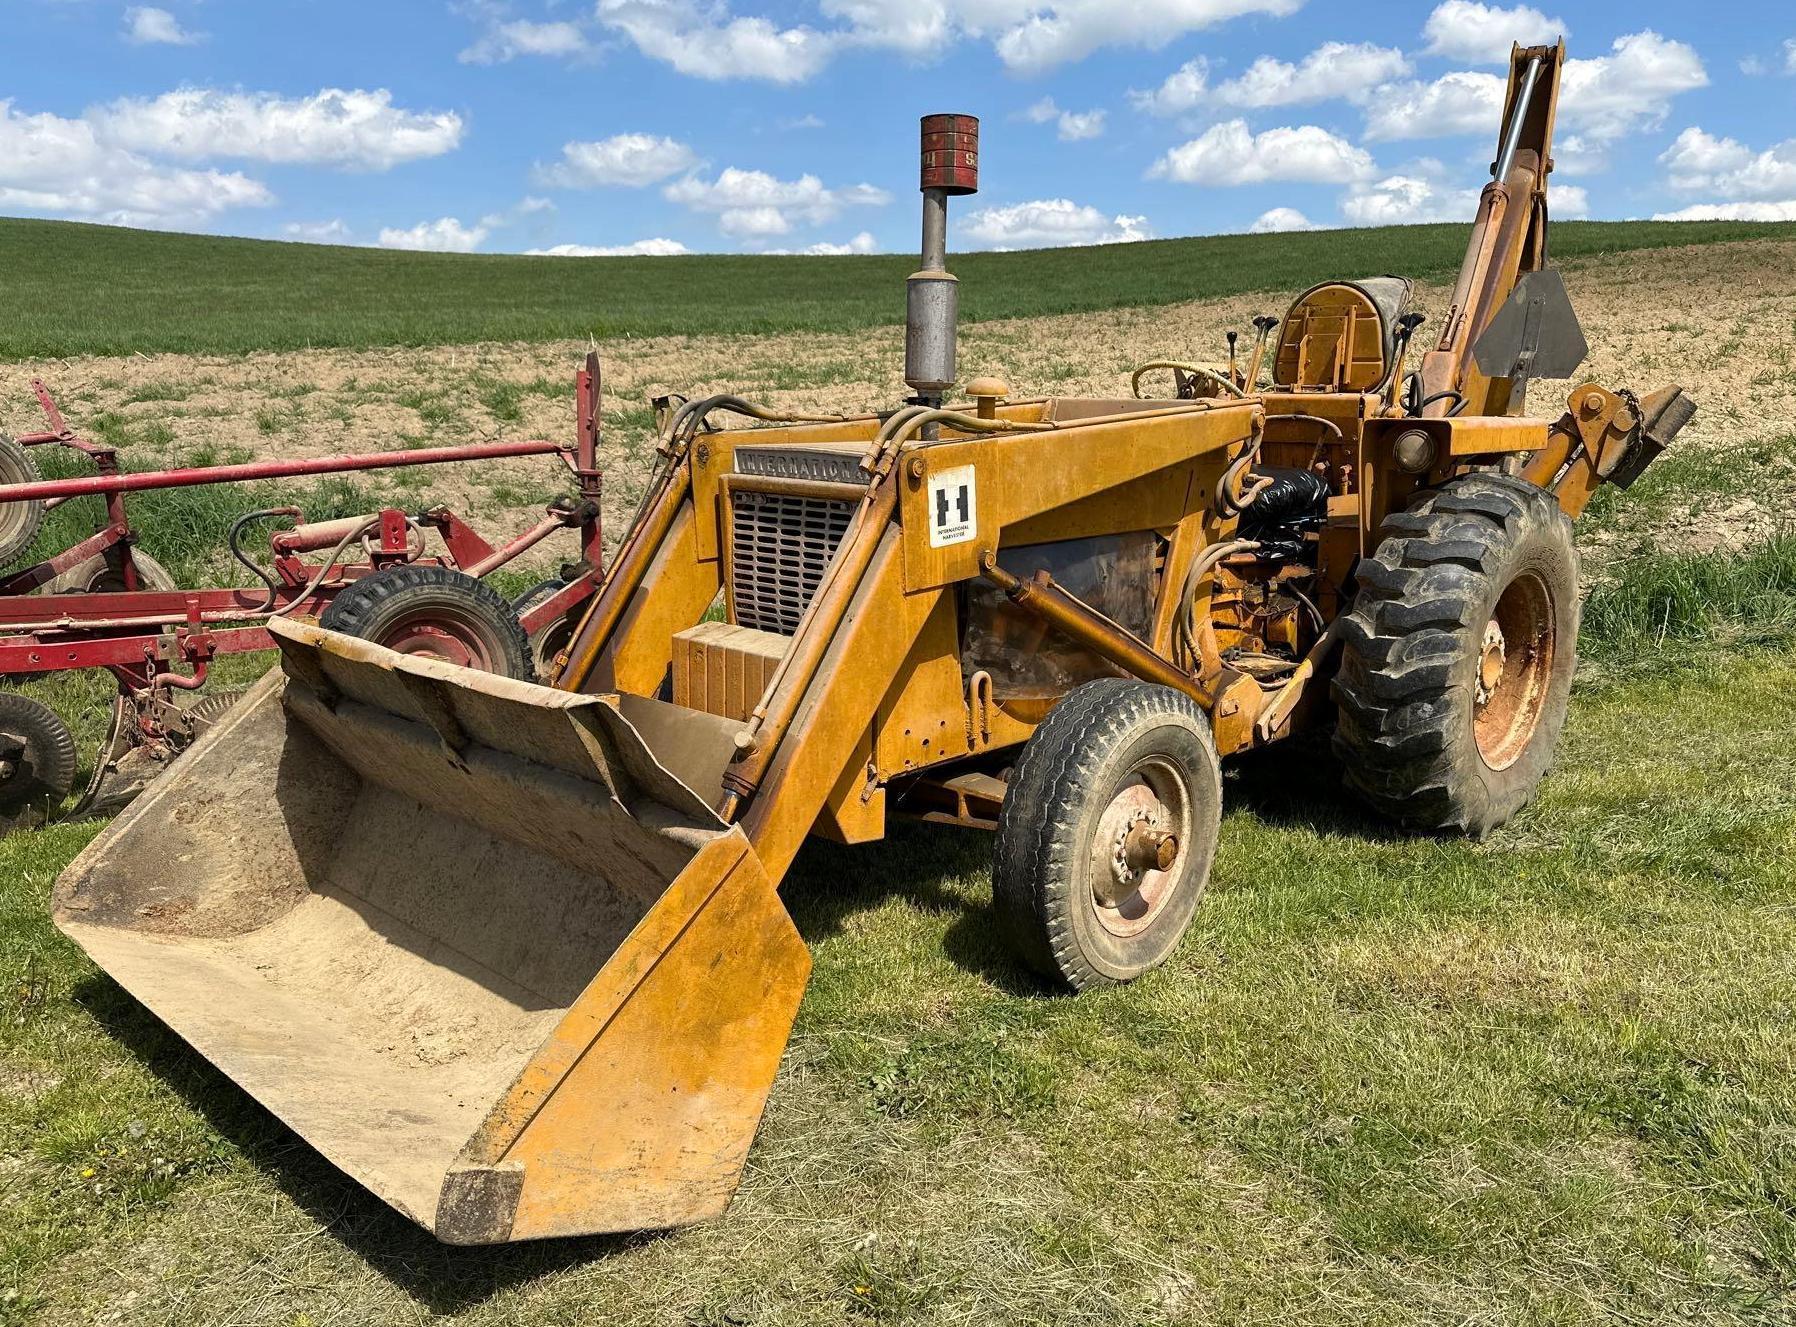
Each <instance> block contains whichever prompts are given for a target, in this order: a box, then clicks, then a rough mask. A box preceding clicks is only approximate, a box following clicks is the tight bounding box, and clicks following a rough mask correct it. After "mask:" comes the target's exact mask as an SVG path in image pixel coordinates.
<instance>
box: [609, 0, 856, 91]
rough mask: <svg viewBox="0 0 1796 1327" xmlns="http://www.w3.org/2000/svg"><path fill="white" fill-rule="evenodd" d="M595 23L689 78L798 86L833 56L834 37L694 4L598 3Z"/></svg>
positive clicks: (676, 0) (665, 0)
mask: <svg viewBox="0 0 1796 1327" xmlns="http://www.w3.org/2000/svg"><path fill="white" fill-rule="evenodd" d="M597 12H598V18H599V22H601V23H603V24H604V25H605V26H606V27H609V28H612V29H614V30H616V31H618V32H621V33H623V34H624V35H625V36H626V37H628V38H629V39H630V40H631V41H632V42H634V43H635V44H636V47H637V49H638V50H640V51H641V52H642V53H643V54H644V55H646V56H648V57H650V58H651V59H655V60H664V61H666V62H667V63H668V64H670V65H672V66H673V67H674V68H675V69H677V70H678V71H679V72H680V73H682V74H686V75H689V76H690V77H693V78H705V79H730V78H760V79H766V80H767V81H768V82H771V83H802V82H804V81H805V80H806V79H807V78H810V77H811V76H812V75H813V74H815V73H816V72H817V71H818V70H820V69H822V68H823V66H824V65H826V64H827V63H829V60H830V57H831V56H832V55H833V54H834V53H835V49H836V47H837V45H838V44H839V38H838V37H836V36H835V35H832V34H829V33H822V32H818V31H816V30H815V29H814V28H807V27H794V28H779V27H775V26H774V25H773V24H772V23H770V22H769V21H768V20H766V19H764V18H733V17H730V16H729V14H728V12H727V11H725V10H723V9H722V8H721V7H720V6H713V7H709V8H704V9H701V8H700V7H699V5H698V4H697V3H696V0H598V10H597Z"/></svg>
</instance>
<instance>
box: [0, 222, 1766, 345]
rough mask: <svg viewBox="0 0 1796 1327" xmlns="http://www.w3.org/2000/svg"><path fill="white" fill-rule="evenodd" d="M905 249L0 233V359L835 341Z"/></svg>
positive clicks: (1205, 241) (1588, 235)
mask: <svg viewBox="0 0 1796 1327" xmlns="http://www.w3.org/2000/svg"><path fill="white" fill-rule="evenodd" d="M1791 236H1796V224H1752V223H1745V222H1708V221H1703V222H1682V223H1676V224H1670V223H1663V222H1638V221H1629V222H1577V221H1571V222H1566V221H1562V222H1558V223H1556V224H1555V225H1554V227H1553V250H1554V254H1555V256H1556V257H1557V258H1560V259H1572V260H1575V259H1577V258H1579V257H1583V256H1588V255H1595V254H1607V253H1615V252H1620V251H1623V250H1634V249H1653V248H1659V247H1663V246H1667V245H1680V244H1702V243H1712V242H1717V241H1723V240H1737V239H1752V238H1786V239H1787V238H1789V237H1791ZM1465 238H1466V230H1465V227H1464V226H1460V225H1437V226H1410V227H1401V228H1383V229H1377V230H1338V231H1324V232H1312V233H1297V234H1289V235H1252V236H1248V235H1223V236H1211V237H1204V238H1198V239H1183V240H1156V241H1150V242H1147V243H1143V244H1127V245H1113V246H1109V247H1102V248H1094V249H1054V250H1033V251H1027V252H1020V253H1005V254H1000V253H973V254H963V255H957V256H956V257H955V259H954V267H955V270H956V272H958V273H959V274H960V276H961V277H962V278H963V279H964V281H963V284H962V287H961V300H962V306H961V307H962V312H963V315H964V316H965V317H967V318H969V319H987V318H1000V317H1023V316H1032V315H1040V314H1055V313H1071V312H1077V311H1082V310H1091V309H1108V308H1116V307H1122V306H1131V305H1155V304H1165V303H1170V302H1174V301H1178V300H1185V299H1193V298H1197V297H1200V296H1215V295H1230V294H1242V293H1246V292H1249V291H1257V290H1295V289H1299V288H1301V287H1303V286H1306V285H1309V284H1311V283H1312V282H1315V281H1319V280H1322V279H1324V278H1327V277H1336V276H1344V277H1355V276H1369V275H1374V274H1377V273H1381V272H1390V271H1395V272H1402V273H1404V274H1406V275H1410V276H1417V277H1425V276H1430V277H1443V276H1450V275H1451V274H1453V273H1454V272H1456V271H1457V270H1458V268H1459V263H1460V259H1461V257H1462V256H1463V253H1464V249H1465ZM914 266H915V259H914V258H913V257H911V256H907V255H904V254H892V255H881V256H874V257H852V258H808V257H779V258H775V257H766V256H754V255H703V256H692V257H683V258H605V259H582V258H528V257H519V256H501V255H479V254H476V255H454V254H419V253H396V252H389V251H384V250H378V249H353V248H335V247H327V246H319V245H302V244H283V243H277V242H274V241H268V240H245V239H222V238H217V237H212V236H197V235H171V234H165V233H161V232H155V231H138V230H125V229H119V228H113V227H104V226H90V225H82V224H77V223H73V222H58V221H24V220H0V271H4V272H5V273H6V274H7V295H8V298H7V312H6V317H5V318H4V319H0V359H23V358H42V357H52V356H68V355H80V354H96V355H117V354H128V353H130V352H132V351H144V352H150V351H159V350H163V351H186V352H195V353H231V352H240V351H250V350H290V349H298V348H303V347H307V346H345V347H366V346H382V345H439V344H456V343H461V342H468V341H488V340H530V341H534V340H551V339H558V338H564V337H577V338H584V337H587V336H592V337H596V338H598V339H600V340H601V341H603V340H606V339H609V338H612V337H620V336H645V335H661V334H670V333H715V332H772V331H845V330H852V329H856V328H861V327H870V326H877V325H882V324H890V323H896V322H899V321H901V320H902V317H903V306H904V295H903V289H904V277H905V276H906V274H907V273H909V271H910V270H911V268H912V267H914Z"/></svg>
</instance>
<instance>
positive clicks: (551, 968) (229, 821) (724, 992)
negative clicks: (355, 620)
mask: <svg viewBox="0 0 1796 1327" xmlns="http://www.w3.org/2000/svg"><path fill="white" fill-rule="evenodd" d="M271 629H272V630H273V631H274V633H275V635H276V636H277V638H278V643H279V645H280V648H281V652H282V668H281V669H279V670H276V671H274V672H272V673H271V674H270V675H269V676H268V677H267V678H265V679H264V680H263V681H262V683H260V684H259V685H258V686H257V687H256V688H255V690H254V691H253V692H252V693H251V694H250V695H249V696H248V697H246V698H245V699H244V700H243V701H242V702H241V703H240V704H239V705H238V706H237V707H236V708H235V709H233V710H232V711H231V713H230V714H229V715H228V716H227V717H226V718H225V719H224V720H223V721H222V722H221V723H220V724H219V725H218V726H217V727H216V728H215V729H214V730H213V731H212V732H211V733H209V734H207V735H206V737H204V738H203V739H202V740H201V741H200V742H198V743H197V744H196V745H195V746H194V748H193V749H192V751H191V752H189V753H188V754H187V755H186V756H184V757H183V758H182V761H181V763H180V764H179V765H177V766H176V767H175V768H174V769H173V770H172V771H171V772H170V774H169V775H168V776H167V777H165V778H164V779H162V780H160V781H159V782H157V783H156V784H155V785H154V786H153V787H152V788H151V790H150V792H149V793H148V794H146V795H145V796H144V797H142V798H140V799H139V800H138V801H137V802H136V803H135V804H134V805H133V806H131V807H130V809H129V810H127V811H126V812H125V813H124V815H123V816H121V817H120V818H119V820H117V821H116V822H115V823H114V824H113V825H112V826H111V827H110V828H109V829H108V830H106V832H104V833H103V834H101V835H100V837H99V838H97V839H96V840H95V841H94V842H93V843H92V844H91V845H90V846H89V847H88V849H87V850H86V851H85V852H83V853H82V854H81V856H80V857H79V858H77V859H76V860H75V862H74V863H73V864H71V865H70V867H69V868H68V870H67V871H66V872H64V874H63V876H62V877H61V879H60V880H59V881H58V882H57V885H56V891H55V898H54V911H55V917H56V924H57V925H58V926H59V927H60V928H61V929H62V930H63V932H64V933H65V934H67V935H68V936H69V937H70V938H72V939H73V940H74V941H75V942H76V943H77V944H79V945H80V946H81V947H82V948H83V949H84V950H86V951H87V953H88V954H89V955H90V956H91V957H92V958H93V960H94V961H95V962H96V963H97V964H99V966H100V967H101V968H103V969H104V970H105V971H106V972H107V973H109V974H110V975H111V976H112V977H113V978H114V979H115V980H116V981H117V982H118V983H119V984H120V985H121V986H123V987H124V988H125V989H126V990H128V991H130V992H131V993H132V994H133V995H134V996H135V997H137V999H139V1000H141V1001H142V1002H143V1003H144V1004H145V1005H146V1006H147V1007H148V1008H149V1009H150V1010H151V1011H152V1012H154V1013H155V1014H156V1015H157V1016H158V1017H159V1018H161V1019H162V1020H163V1021H164V1022H165V1023H167V1024H168V1025H169V1027H171V1028H172V1029H174V1031H176V1032H177V1033H179V1034H180V1035H181V1036H182V1037H183V1038H185V1039H186V1040H187V1041H188V1042H189V1043H191V1044H192V1045H193V1047H194V1048H195V1049H196V1050H198V1051H199V1052H200V1053H201V1054H202V1055H204V1056H205V1057H206V1058H207V1059H209V1060H211V1061H212V1063H213V1064H215V1065H216V1066H218V1068H219V1069H221V1070H222V1071H223V1072H224V1073H225V1074H227V1075H228V1076H229V1077H230V1078H232V1079H233V1080H235V1081H236V1082H237V1083H238V1084H239V1085H241V1086H242V1087H243V1088H244V1089H245V1090H246V1091H248V1092H249V1093H250V1094H251V1095H252V1096H254V1097H255V1098H256V1099H257V1100H258V1101H260V1102H262V1104H263V1105H265V1106H267V1107H268V1109H269V1110H271V1111H273V1112H274V1113H275V1114H276V1115H277V1116H279V1117H280V1118H281V1119H282V1120H283V1121H285V1122H286V1123H287V1124H288V1125H289V1126H291V1127H292V1128H293V1129H294V1130H295V1131H296V1132H298V1133H299V1134H300V1135H301V1136H302V1137H304V1138H305V1139H306V1140H307V1141H308V1142H309V1143H311V1144H312V1145H313V1146H314V1147H316V1148H317V1149H318V1150H319V1151H320V1152H321V1153H323V1154H324V1155H325V1156H326V1157H327V1158H328V1159H329V1160H330V1161H332V1162H333V1163H334V1164H336V1165H337V1166H338V1167H340V1168H341V1169H342V1170H344V1171H345V1172H347V1173H348V1174H349V1175H351V1176H352V1177H354V1178H355V1179H356V1180H358V1181H359V1182H361V1183H362V1184H363V1185H365V1186H366V1187H367V1188H369V1189H371V1190H373V1191H374V1192H375V1193H376V1194H378V1195H379V1196H380V1197H381V1198H383V1199H384V1200H385V1201H386V1202H388V1203H390V1204H391V1205H392V1206H393V1207H395V1208H397V1209H398V1210H399V1211H400V1212H402V1213H404V1214H405V1215H406V1216H408V1217H410V1218H411V1219H412V1220H414V1221H416V1222H418V1223H419V1224H420V1225H423V1226H425V1227H426V1228H427V1229H429V1230H431V1231H433V1232H434V1233H435V1234H436V1235H437V1237H438V1238H439V1239H442V1240H445V1241H447V1242H450V1243H456V1244H486V1243H497V1242H502V1241H505V1240H515V1239H533V1238H539V1237H543V1236H552V1235H574V1234H585V1233H592V1232H598V1231H617V1230H633V1229H642V1228H649V1227H662V1226H673V1225H680V1224H684V1223H687V1222H691V1221H697V1220H701V1219H703V1218H705V1217H708V1216H712V1215H715V1214H716V1213H718V1212H719V1211H721V1210H722V1208H723V1207H724V1206H725V1205H726V1204H727V1203H728V1201H729V1197H730V1194H731V1193H732V1192H733V1190H734V1189H735V1186H736V1181H737V1177H738V1175H739V1173H740V1170H741V1168H742V1164H743V1160H744V1157H745V1155H746V1153H747V1150H748V1145H749V1140H750V1139H751V1137H752V1136H753V1134H754V1131H755V1127H756V1124H757V1122H758V1121H759V1119H760V1115H761V1110H762V1107H763V1105H764V1104H765V1102H766V1097H767V1091H768V1088H769V1087H770V1086H771V1084H772V1081H773V1077H774V1073H775V1071H776V1069H777V1068H778V1064H779V1058H780V1054H781V1051H782V1049H783V1048H784V1046H785V1042H786V1038H787V1034H788V1032H789V1031H790V1028H791V1024H792V1019H793V1016H794V1014H795V1013H796V1010H797V1006H798V1000H799V995H800V993H801V991H802V990H803V988H804V985H805V981H806V979H807V977H808V975H809V971H810V959H809V955H808V953H807V951H806V949H805V947H804V944H803V942H802V941H801V940H800V938H799V936H798V934H797V931H796V930H795V928H794V927H793V925H792V922H791V920H790V918H788V917H787V915H786V913H785V910H784V908H783V907H782V906H781V904H780V901H779V898H778V895H777V894H776V892H775V883H776V882H774V881H772V880H769V879H768V877H767V874H766V872H765V871H763V870H762V868H761V864H760V861H759V859H758V858H757V857H756V856H755V854H754V852H753V850H752V849H751V848H750V846H749V844H748V841H747V840H746V838H745V837H744V836H743V834H742V832H741V830H740V829H738V828H734V827H727V826H725V825H724V823H723V822H722V821H721V820H719V819H718V817H717V816H716V815H715V813H714V812H713V811H712V810H711V808H710V806H709V805H708V804H707V803H706V801H705V799H704V798H702V797H700V796H699V795H698V794H697V793H696V792H694V791H693V788H692V787H691V786H688V784H687V783H685V782H682V781H681V779H680V778H678V777H676V775H675V774H674V773H673V772H670V771H671V770H672V769H682V770H686V771H699V770H709V773H708V774H706V775H703V776H701V775H699V774H696V773H694V774H692V775H690V777H692V778H693V779H694V780H695V781H696V780H697V779H698V778H700V777H706V778H711V776H712V775H714V774H715V772H716V771H717V770H720V769H721V767H722V760H723V756H722V754H721V753H722V752H723V751H725V750H727V748H728V744H729V738H730V732H731V726H730V725H726V724H723V723H722V722H721V721H719V720H716V719H713V718H711V717H709V716H706V715H701V714H697V713H694V712H692V711H687V710H679V709H676V708H675V707H673V706H670V705H663V704H661V703H660V702H656V701H651V700H644V699H641V698H638V697H630V696H623V697H594V696H577V695H570V694H568V693H566V692H560V691H551V690H548V689H546V688H543V687H537V686H531V685H528V684H525V683H521V682H514V681H511V680H510V679H506V678H498V677H493V676H490V675H488V674H485V673H476V672H471V671H468V670H465V669H461V668H456V667H454V666H452V665H449V664H445V663H441V662H437V661H434V660H426V659H420V658H417V657H413V656H405V655H399V654H395V653H393V652H392V651H389V650H385V649H382V648H380V647H379V646H375V645H371V644H369V643H367V642H365V641H361V640H356V639H353V638H350V637H346V636H340V635H337V634H336V633H333V632H327V631H322V630H319V629H317V628H314V627H304V626H296V625H289V624H286V623H282V622H279V621H276V622H274V623H272V624H271ZM697 786H701V787H715V786H716V784H715V781H714V778H712V781H710V782H705V783H698V784H697Z"/></svg>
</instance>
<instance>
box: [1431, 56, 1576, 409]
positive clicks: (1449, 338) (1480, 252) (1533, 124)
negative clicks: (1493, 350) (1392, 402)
mask: <svg viewBox="0 0 1796 1327" xmlns="http://www.w3.org/2000/svg"><path fill="white" fill-rule="evenodd" d="M1564 63H1565V44H1564V43H1563V42H1561V43H1559V44H1558V45H1556V46H1529V47H1521V46H1518V47H1515V48H1514V49H1513V51H1512V52H1511V54H1510V57H1509V93H1508V96H1507V98H1506V99H1505V102H1504V107H1503V130H1502V134H1501V136H1500V137H1499V138H1498V140H1497V157H1496V161H1495V162H1494V164H1493V165H1492V168H1491V180H1490V183H1488V184H1486V185H1485V186H1484V192H1483V194H1482V195H1481V196H1480V197H1479V200H1478V216H1477V219H1476V221H1475V222H1474V223H1473V225H1472V236H1471V242H1470V243H1469V245H1468V246H1467V248H1466V256H1465V262H1464V264H1463V265H1462V266H1461V267H1460V270H1459V281H1458V283H1457V284H1456V285H1455V286H1454V288H1453V303H1452V305H1451V306H1450V307H1449V308H1448V310H1447V317H1446V320H1445V323H1444V325H1443V327H1442V329H1441V337H1440V341H1439V343H1438V344H1437V345H1436V346H1435V348H1434V349H1433V350H1432V351H1429V352H1428V353H1427V354H1425V355H1423V357H1422V366H1421V382H1422V397H1423V399H1424V400H1427V401H1428V402H1429V404H1428V405H1427V406H1426V408H1425V409H1424V411H1423V413H1424V414H1425V415H1430V416H1435V417H1439V416H1442V415H1446V414H1448V413H1449V412H1451V413H1454V414H1466V415H1503V414H1509V413H1511V411H1510V404H1511V402H1510V398H1511V396H1512V395H1515V394H1516V382H1515V380H1514V379H1511V378H1492V377H1487V376H1485V375H1484V374H1483V373H1482V372H1480V371H1479V368H1478V365H1477V363H1476V361H1475V359H1474V357H1473V347H1474V346H1475V345H1476V344H1477V342H1478V338H1479V336H1481V335H1482V334H1483V332H1484V330H1485V329H1486V328H1487V327H1489V326H1490V323H1491V320H1492V319H1493V318H1495V317H1496V315H1497V312H1498V310H1500V309H1501V308H1502V307H1503V304H1504V302H1505V301H1506V300H1507V299H1508V298H1509V296H1510V294H1511V292H1513V291H1514V290H1515V287H1516V282H1517V281H1518V280H1519V279H1520V278H1521V277H1522V276H1523V275H1524V274H1526V273H1529V272H1535V271H1539V270H1541V269H1542V268H1543V267H1544V266H1545V264H1546V254H1547V174H1548V172H1550V171H1551V170H1552V168H1553V162H1552V146H1553V118H1554V115H1555V113H1556V111H1557V109H1558V104H1559V75H1560V71H1561V69H1562V67H1563V66H1564ZM1461 402H1463V405H1462V404H1461Z"/></svg>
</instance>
